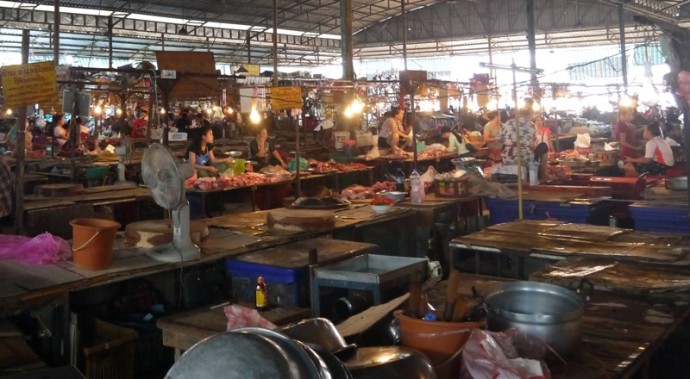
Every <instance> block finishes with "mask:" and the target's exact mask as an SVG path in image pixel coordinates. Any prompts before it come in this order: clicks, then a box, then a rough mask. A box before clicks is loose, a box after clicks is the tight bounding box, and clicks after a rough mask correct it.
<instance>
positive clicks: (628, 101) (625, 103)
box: [618, 94, 634, 108]
mask: <svg viewBox="0 0 690 379" xmlns="http://www.w3.org/2000/svg"><path fill="white" fill-rule="evenodd" d="M633 104H634V102H633V99H632V98H631V97H630V96H628V95H627V94H624V95H623V96H621V101H620V102H619V103H618V106H619V107H622V108H632V106H633Z"/></svg>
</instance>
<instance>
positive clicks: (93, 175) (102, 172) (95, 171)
mask: <svg viewBox="0 0 690 379" xmlns="http://www.w3.org/2000/svg"><path fill="white" fill-rule="evenodd" d="M109 173H110V166H102V167H90V168H87V169H86V170H84V177H86V179H89V180H94V179H103V178H104V177H105V176H106V175H108V174H109Z"/></svg>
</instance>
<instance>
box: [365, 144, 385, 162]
mask: <svg viewBox="0 0 690 379" xmlns="http://www.w3.org/2000/svg"><path fill="white" fill-rule="evenodd" d="M380 156H381V152H379V145H378V144H374V146H372V147H371V149H370V150H369V152H367V155H365V156H364V159H365V160H367V161H370V160H372V159H376V158H378V157H380Z"/></svg>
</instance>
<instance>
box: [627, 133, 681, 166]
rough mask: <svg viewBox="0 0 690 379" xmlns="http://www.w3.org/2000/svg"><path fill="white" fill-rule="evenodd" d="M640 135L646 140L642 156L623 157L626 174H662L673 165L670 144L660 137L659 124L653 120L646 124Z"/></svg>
mask: <svg viewBox="0 0 690 379" xmlns="http://www.w3.org/2000/svg"><path fill="white" fill-rule="evenodd" d="M642 135H643V137H644V138H645V139H646V140H647V143H646V144H645V153H644V156H643V157H640V158H631V157H628V158H626V159H625V168H624V170H625V173H626V175H627V176H639V175H640V174H649V175H664V174H665V173H666V170H667V169H669V168H670V167H673V164H674V161H673V151H671V146H669V145H668V143H667V142H666V141H665V140H664V139H663V138H662V137H661V130H660V129H659V124H658V123H656V122H655V123H652V124H649V125H647V126H646V127H645V128H644V132H643V134H642Z"/></svg>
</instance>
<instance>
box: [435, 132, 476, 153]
mask: <svg viewBox="0 0 690 379" xmlns="http://www.w3.org/2000/svg"><path fill="white" fill-rule="evenodd" d="M441 137H443V139H444V140H446V139H447V140H448V147H447V149H448V151H449V152H451V153H457V154H458V157H460V158H466V157H471V156H473V154H472V152H471V151H470V150H469V149H468V148H467V140H466V139H465V138H464V137H463V136H462V135H459V134H457V133H455V132H453V131H452V130H451V129H450V127H448V126H444V127H443V128H441Z"/></svg>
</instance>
